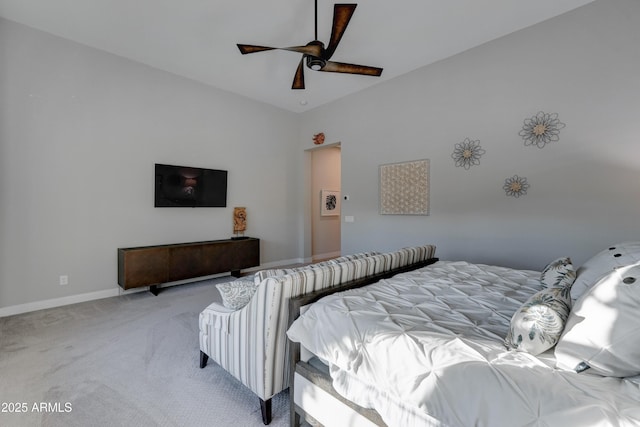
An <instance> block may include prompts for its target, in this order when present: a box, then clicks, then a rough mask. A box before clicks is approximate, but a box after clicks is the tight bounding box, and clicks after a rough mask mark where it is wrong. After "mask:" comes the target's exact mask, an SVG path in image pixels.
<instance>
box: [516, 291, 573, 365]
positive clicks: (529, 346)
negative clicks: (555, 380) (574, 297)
mask: <svg viewBox="0 0 640 427" xmlns="http://www.w3.org/2000/svg"><path fill="white" fill-rule="evenodd" d="M570 289H571V287H570V286H568V287H562V288H548V289H543V290H541V291H539V292H537V293H535V294H533V295H532V296H531V297H530V298H529V299H528V300H527V301H526V302H525V303H524V304H523V305H522V307H520V309H519V310H518V311H516V312H515V314H514V315H513V317H512V318H511V324H510V328H509V333H508V335H507V338H506V340H505V341H506V345H507V347H508V348H509V349H513V350H519V351H526V352H527V353H531V354H533V355H534V356H536V355H538V354H540V353H542V352H544V351H546V350H548V349H550V348H551V347H553V346H554V345H556V343H557V342H558V340H559V339H560V335H561V334H562V331H563V330H564V325H565V323H566V321H567V318H568V317H569V311H570V310H571V294H570Z"/></svg>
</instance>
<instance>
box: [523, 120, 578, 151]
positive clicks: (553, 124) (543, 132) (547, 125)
mask: <svg viewBox="0 0 640 427" xmlns="http://www.w3.org/2000/svg"><path fill="white" fill-rule="evenodd" d="M565 126H566V125H565V124H564V123H562V122H561V121H560V120H558V114H557V113H545V112H544V111H539V112H538V114H536V115H535V116H533V117H531V118H529V119H525V120H524V126H522V130H521V131H520V132H519V133H518V135H520V136H521V137H522V139H524V145H535V146H537V147H538V148H543V147H544V146H545V145H547V144H548V143H550V142H557V141H558V140H560V129H562V128H564V127H565Z"/></svg>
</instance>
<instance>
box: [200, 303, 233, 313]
mask: <svg viewBox="0 0 640 427" xmlns="http://www.w3.org/2000/svg"><path fill="white" fill-rule="evenodd" d="M205 310H211V311H215V312H216V313H220V314H223V313H233V312H234V311H237V310H234V309H232V308H227V307H225V306H224V305H222V304H218V303H217V302H212V303H211V304H209V306H208V307H207V308H205Z"/></svg>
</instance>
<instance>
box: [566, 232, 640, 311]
mask: <svg viewBox="0 0 640 427" xmlns="http://www.w3.org/2000/svg"><path fill="white" fill-rule="evenodd" d="M637 262H640V242H623V243H618V244H616V245H612V246H610V247H608V248H607V249H605V250H603V251H601V252H599V253H597V254H596V255H594V256H593V257H591V258H590V259H589V260H588V261H587V262H585V263H584V264H583V265H582V266H581V267H580V268H578V271H577V273H578V274H577V276H578V277H577V278H576V281H575V283H574V284H573V288H572V289H571V297H572V298H573V300H574V301H575V300H577V299H578V298H580V297H581V296H582V295H583V294H584V293H585V292H586V291H587V289H589V288H590V287H592V286H593V285H595V284H596V283H597V282H598V280H600V279H602V278H603V277H604V276H606V275H608V274H609V273H611V272H612V271H613V270H614V269H616V268H618V267H622V266H625V265H631V264H635V263H637Z"/></svg>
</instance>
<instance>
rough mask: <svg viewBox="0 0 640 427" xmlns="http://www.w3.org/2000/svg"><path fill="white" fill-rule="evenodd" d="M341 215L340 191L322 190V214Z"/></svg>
mask: <svg viewBox="0 0 640 427" xmlns="http://www.w3.org/2000/svg"><path fill="white" fill-rule="evenodd" d="M337 215H340V192H339V191H333V190H320V216H337Z"/></svg>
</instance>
